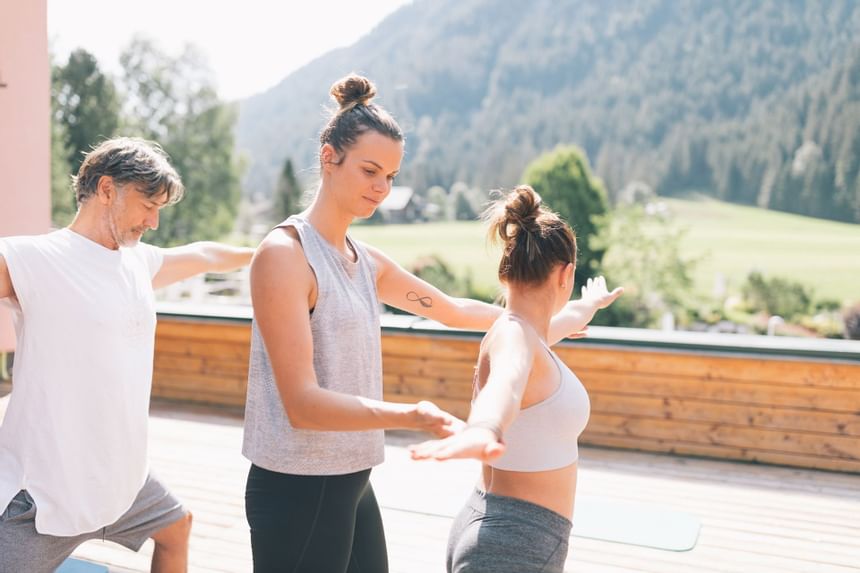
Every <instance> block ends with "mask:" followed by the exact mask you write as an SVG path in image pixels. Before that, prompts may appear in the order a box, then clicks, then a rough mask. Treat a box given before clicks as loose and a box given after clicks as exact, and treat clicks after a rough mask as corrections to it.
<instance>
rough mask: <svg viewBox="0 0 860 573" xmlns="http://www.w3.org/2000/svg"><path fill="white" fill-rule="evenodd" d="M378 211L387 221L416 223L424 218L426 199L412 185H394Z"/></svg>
mask: <svg viewBox="0 0 860 573" xmlns="http://www.w3.org/2000/svg"><path fill="white" fill-rule="evenodd" d="M377 212H378V213H379V214H380V216H381V217H382V220H383V221H385V222H386V223H414V222H415V221H421V220H423V212H424V200H423V199H422V198H421V197H420V196H418V195H417V194H416V193H415V190H414V189H412V187H403V186H394V187H392V188H391V193H389V194H388V197H386V198H385V201H383V202H382V204H381V205H380V206H379V208H378V209H377Z"/></svg>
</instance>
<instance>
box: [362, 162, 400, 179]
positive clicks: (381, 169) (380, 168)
mask: <svg viewBox="0 0 860 573" xmlns="http://www.w3.org/2000/svg"><path fill="white" fill-rule="evenodd" d="M362 161H364V162H365V163H370V164H371V165H374V166H375V167H376V168H377V169H379V170H380V171H385V169H384V168H383V167H382V165H380V164H379V163H377V162H376V161H373V160H372V159H362ZM398 173H400V170H399V169H397V170H395V171H392V172H391V175H397V174H398Z"/></svg>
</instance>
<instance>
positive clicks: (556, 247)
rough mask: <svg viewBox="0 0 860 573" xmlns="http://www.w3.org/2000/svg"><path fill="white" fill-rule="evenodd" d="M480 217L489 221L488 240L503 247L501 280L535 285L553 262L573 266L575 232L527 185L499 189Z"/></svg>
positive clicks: (574, 260) (574, 261)
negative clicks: (503, 190)
mask: <svg viewBox="0 0 860 573" xmlns="http://www.w3.org/2000/svg"><path fill="white" fill-rule="evenodd" d="M483 218H484V220H485V221H486V222H487V223H488V224H489V231H488V232H489V238H490V240H492V241H496V242H501V243H502V245H503V247H504V249H503V251H502V260H501V261H499V280H500V281H502V282H503V283H517V284H528V285H538V284H542V283H543V282H544V281H545V280H546V279H547V277H549V274H550V272H551V271H552V270H553V269H554V268H555V267H556V265H559V264H563V265H566V264H567V263H572V264H573V265H574V266H576V236H575V235H574V234H573V231H572V230H571V228H570V227H569V226H568V225H567V223H565V222H564V220H563V219H562V218H561V217H559V216H558V214H556V213H555V212H553V211H551V210H550V209H548V208H546V207H545V206H543V205H542V204H541V198H540V195H538V194H537V193H536V192H535V190H534V189H532V188H531V187H529V186H528V185H520V186H519V187H517V188H515V189H514V190H513V191H510V192H508V193H505V194H502V193H500V194H499V197H498V198H497V199H496V200H495V201H493V202H492V203H490V205H489V207H487V210H486V211H484V215H483Z"/></svg>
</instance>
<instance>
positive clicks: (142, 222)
mask: <svg viewBox="0 0 860 573" xmlns="http://www.w3.org/2000/svg"><path fill="white" fill-rule="evenodd" d="M168 199H169V197H168V195H167V193H166V192H161V193H159V194H157V195H152V196H149V195H146V194H145V193H141V192H140V191H138V189H137V187H136V186H135V185H134V184H133V183H126V184H124V185H119V186H117V195H116V199H115V200H114V202H113V204H112V205H111V207H110V210H109V212H108V223H109V225H110V231H111V234H112V236H113V240H114V241H115V242H116V244H117V246H119V247H133V246H135V245H137V243H138V241H140V238H141V237H142V236H143V234H144V233H145V232H146V231H148V230H149V229H153V230H155V229H157V228H158V213H159V211H160V210H161V209H162V208H163V207H164V206H165V205H167V201H168Z"/></svg>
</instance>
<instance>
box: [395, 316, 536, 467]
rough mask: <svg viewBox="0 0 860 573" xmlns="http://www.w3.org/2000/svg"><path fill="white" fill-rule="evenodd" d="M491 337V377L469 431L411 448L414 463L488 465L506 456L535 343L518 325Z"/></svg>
mask: <svg viewBox="0 0 860 573" xmlns="http://www.w3.org/2000/svg"><path fill="white" fill-rule="evenodd" d="M492 335H493V339H492V341H491V343H490V345H489V347H488V348H487V355H488V356H489V361H490V373H489V376H488V377H487V382H486V384H484V387H483V388H481V391H480V392H479V393H478V397H477V398H476V399H475V401H474V403H473V404H472V411H471V412H470V414H469V421H468V424H467V425H466V428H465V429H464V430H463V431H462V432H460V433H458V434H456V435H454V436H450V437H448V438H445V439H443V440H431V441H428V442H424V443H423V444H419V445H417V446H413V447H411V448H410V450H411V454H412V458H413V459H416V460H420V459H435V460H448V459H454V458H476V459H479V460H481V461H483V462H488V461H490V460H492V459H495V458H497V457H499V456H501V455H502V453H504V445H503V443H502V435H503V434H504V431H505V429H507V427H508V426H509V425H510V424H511V422H513V421H514V418H516V416H517V414H518V413H519V411H520V404H521V402H522V399H523V393H524V392H525V389H526V384H527V383H528V379H529V373H530V372H531V370H532V364H533V363H534V347H535V342H534V341H533V340H529V335H528V334H526V332H525V330H524V329H523V326H522V325H521V324H518V323H515V322H506V323H504V322H503V323H502V324H499V325H498V326H497V327H496V328H495V329H494V332H493V333H492Z"/></svg>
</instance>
